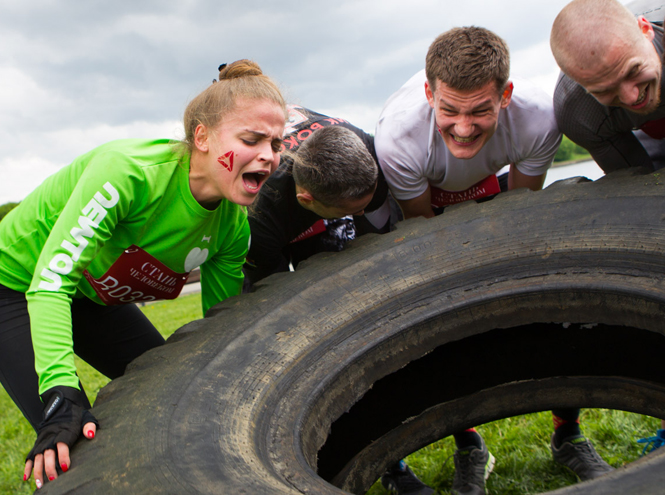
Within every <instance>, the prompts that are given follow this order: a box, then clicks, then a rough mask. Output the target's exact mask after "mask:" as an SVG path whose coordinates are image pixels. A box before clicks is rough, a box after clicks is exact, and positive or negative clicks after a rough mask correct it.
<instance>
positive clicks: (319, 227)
mask: <svg viewBox="0 0 665 495" xmlns="http://www.w3.org/2000/svg"><path fill="white" fill-rule="evenodd" d="M325 231H326V224H325V222H324V221H323V220H317V221H316V223H315V224H314V225H312V226H311V227H310V228H308V229H307V230H306V231H305V232H303V233H302V234H300V235H299V236H298V237H296V238H295V239H293V240H292V241H291V242H290V243H289V244H293V243H294V242H299V241H302V240H303V239H307V238H308V237H312V236H315V235H316V234H320V233H321V232H325Z"/></svg>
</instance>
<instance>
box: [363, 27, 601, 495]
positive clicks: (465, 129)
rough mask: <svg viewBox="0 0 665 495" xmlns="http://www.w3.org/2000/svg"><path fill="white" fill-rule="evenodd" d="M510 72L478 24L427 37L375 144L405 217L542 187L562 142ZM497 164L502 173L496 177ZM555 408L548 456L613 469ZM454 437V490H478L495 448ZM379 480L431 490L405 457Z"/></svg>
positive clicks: (585, 469)
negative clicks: (422, 62) (419, 62)
mask: <svg viewBox="0 0 665 495" xmlns="http://www.w3.org/2000/svg"><path fill="white" fill-rule="evenodd" d="M509 72H510V57H509V54H508V47H507V45H506V43H505V42H504V41H503V40H502V39H501V38H499V37H498V36H497V35H495V34H494V33H492V32H491V31H488V30H486V29H483V28H478V27H464V28H454V29H452V30H450V31H447V32H445V33H443V34H442V35H440V36H439V37H438V38H437V39H436V40H435V41H434V42H433V43H432V45H431V46H430V48H429V50H428V53H427V59H426V69H425V71H422V72H419V73H417V74H416V75H415V76H413V77H412V78H411V79H410V80H409V81H407V83H406V84H405V85H404V86H402V87H401V88H400V89H399V90H398V91H397V92H396V93H395V94H393V95H392V96H391V97H390V99H389V100H388V101H387V103H386V104H385V106H384V108H383V111H382V113H381V116H380V117H379V122H378V124H377V127H376V137H375V141H374V143H375V147H376V154H377V157H378V159H379V164H380V166H381V168H382V170H383V173H384V175H385V178H386V181H387V182H388V185H389V187H390V190H391V192H392V195H393V196H394V198H395V199H396V200H397V202H398V203H399V205H400V207H401V208H402V211H403V213H404V217H405V218H411V217H417V216H423V217H426V218H430V217H433V216H434V215H435V214H437V213H440V212H441V211H442V210H441V209H442V208H443V207H445V206H447V205H451V204H454V203H459V202H462V201H466V200H469V199H481V198H489V197H491V196H493V195H494V194H497V193H498V192H500V191H501V190H507V189H516V188H520V187H528V188H530V189H533V190H539V189H541V188H542V186H543V182H544V180H545V175H546V173H547V169H548V168H549V167H550V165H551V164H552V161H553V159H554V155H555V153H556V151H557V149H558V147H559V144H560V142H561V133H560V132H559V130H558V128H557V123H556V120H555V117H554V109H553V103H552V98H551V97H549V96H547V94H545V93H544V92H543V91H542V90H540V89H538V88H536V87H535V86H533V85H531V84H530V83H528V82H526V81H522V80H517V79H515V80H513V81H510V80H509ZM504 167H508V172H507V173H505V174H503V175H501V176H500V177H497V173H498V172H499V171H501V170H502V169H503V168H504ZM470 357H471V358H472V357H473V356H470ZM553 414H554V425H555V433H554V435H553V436H552V452H553V456H554V458H555V460H557V461H558V462H561V463H563V464H564V465H566V466H568V467H570V468H571V469H573V470H574V471H575V472H576V473H577V475H578V476H579V477H580V478H581V479H590V478H595V477H597V476H600V475H602V474H604V473H605V472H607V471H609V470H611V469H612V468H611V467H610V466H609V465H607V463H605V461H603V460H602V459H601V458H600V456H598V454H597V453H596V451H595V450H594V448H593V446H592V445H591V443H590V442H589V441H588V440H586V438H584V436H583V435H582V434H581V432H580V429H579V409H573V410H559V411H553ZM454 438H455V443H456V446H457V450H456V452H455V456H454V457H455V480H454V481H453V486H452V488H453V493H455V494H458V495H471V494H473V495H478V494H484V493H485V480H486V479H487V477H488V476H489V473H490V471H491V470H492V467H493V465H494V458H493V456H492V455H491V454H490V453H489V451H488V450H487V446H486V445H485V442H484V441H483V439H482V438H481V437H480V435H479V434H478V433H477V432H476V430H475V429H473V428H471V429H469V430H466V431H463V432H458V433H456V434H454ZM382 482H383V484H384V486H386V487H388V488H390V489H391V490H393V491H395V492H397V493H399V494H400V495H406V494H418V495H427V494H430V493H434V491H433V490H432V489H431V488H429V487H427V486H426V485H424V484H423V483H422V482H421V481H420V480H418V479H417V478H416V476H415V475H414V474H413V472H412V471H411V470H410V469H409V468H408V466H406V465H405V464H404V461H400V463H398V464H397V465H394V466H391V467H390V468H389V469H388V470H387V471H386V473H384V475H383V476H382Z"/></svg>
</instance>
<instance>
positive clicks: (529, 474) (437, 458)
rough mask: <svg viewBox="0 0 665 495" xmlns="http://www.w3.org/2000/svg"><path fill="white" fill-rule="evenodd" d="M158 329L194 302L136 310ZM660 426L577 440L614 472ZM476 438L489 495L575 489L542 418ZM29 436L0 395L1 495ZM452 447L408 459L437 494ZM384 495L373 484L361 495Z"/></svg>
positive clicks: (606, 415)
mask: <svg viewBox="0 0 665 495" xmlns="http://www.w3.org/2000/svg"><path fill="white" fill-rule="evenodd" d="M141 309H142V310H143V311H144V313H145V314H146V315H147V316H148V318H150V320H151V321H152V322H153V323H154V325H155V326H156V327H157V329H158V330H159V331H160V332H161V333H162V335H164V337H168V336H169V335H171V334H172V333H173V332H174V331H175V330H176V329H178V328H180V327H181V326H182V325H184V324H185V323H188V322H190V321H192V320H194V319H197V318H200V317H201V299H200V295H199V294H195V295H190V296H184V297H181V298H179V299H176V300H175V301H163V302H158V303H154V304H150V305H146V306H143V307H142V308H141ZM77 368H78V370H79V375H80V377H81V381H82V382H83V384H84V386H85V387H86V392H87V393H88V396H89V397H90V400H91V402H94V398H95V397H96V396H97V392H98V391H99V389H101V388H102V387H103V386H104V385H105V384H106V383H107V382H108V379H107V378H105V377H104V376H102V375H100V374H99V373H98V372H97V371H95V370H94V369H92V368H90V366H88V365H87V364H86V363H84V362H83V361H81V360H78V359H77ZM659 427H660V421H659V420H656V419H654V418H649V417H645V416H640V415H637V414H630V413H624V412H619V411H607V410H597V409H586V410H583V413H582V428H583V431H584V433H585V434H586V435H587V436H588V437H589V438H590V439H591V440H592V441H593V442H594V445H595V446H596V448H597V450H598V452H599V453H600V454H601V455H602V456H603V457H604V458H605V460H606V461H607V462H609V463H610V464H611V465H613V466H615V467H618V466H621V465H623V464H625V463H628V462H631V461H633V460H635V459H637V458H638V457H639V453H640V451H641V445H640V444H637V443H636V441H635V440H636V439H637V438H643V437H646V436H651V435H653V434H654V432H655V431H656V429H657V428H659ZM478 431H479V432H480V434H481V435H482V436H483V438H484V439H485V441H486V442H487V444H488V446H489V448H490V451H491V452H492V454H493V455H494V456H495V457H496V459H497V463H496V466H495V468H494V472H493V473H492V475H491V476H490V478H489V480H488V481H487V487H488V490H489V491H490V493H492V494H494V495H499V494H527V493H540V492H542V491H548V490H554V489H556V488H560V487H563V486H567V485H570V484H572V483H575V481H576V480H575V476H574V475H573V474H571V473H570V472H569V471H567V470H566V469H565V468H563V467H561V466H559V465H557V464H555V463H554V461H552V459H551V456H550V453H549V438H550V434H551V432H552V418H551V414H550V413H549V412H543V413H537V414H529V415H525V416H519V417H515V418H508V419H504V420H501V421H496V422H494V423H490V424H487V425H483V426H480V427H479V428H478ZM34 438H35V434H34V432H33V431H32V428H31V427H30V425H29V424H28V422H27V421H26V420H25V418H23V416H22V415H21V413H20V412H19V410H18V409H17V408H16V406H15V405H14V403H13V402H12V401H11V399H10V398H9V396H8V395H7V393H6V392H5V391H4V389H2V388H0V452H2V453H3V462H2V463H0V493H3V494H4V493H18V494H29V493H32V492H33V491H34V490H35V486H34V483H33V482H32V481H30V482H23V464H24V457H25V454H26V453H27V452H28V451H29V450H30V448H31V446H32V443H33V442H34ZM453 449H454V442H453V440H452V438H446V439H443V440H440V441H439V442H436V443H434V444H432V445H429V446H427V447H425V448H423V449H421V450H419V451H418V452H415V453H413V454H411V455H410V456H409V457H407V462H408V463H409V465H410V466H411V468H412V469H413V470H414V471H415V472H416V474H418V476H419V477H420V478H421V479H422V480H423V481H425V482H426V483H427V484H429V485H430V486H432V487H434V488H436V489H437V490H438V491H439V492H440V493H441V494H445V493H449V490H450V487H451V484H452V479H453V475H454V465H453V460H452V454H453ZM368 493H369V494H370V495H381V494H387V493H388V492H386V491H385V490H384V489H383V487H381V486H380V483H377V484H375V485H374V486H373V487H372V489H371V490H370V491H369V492H368Z"/></svg>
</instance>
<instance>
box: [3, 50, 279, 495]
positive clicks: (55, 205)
mask: <svg viewBox="0 0 665 495" xmlns="http://www.w3.org/2000/svg"><path fill="white" fill-rule="evenodd" d="M285 116H286V107H285V103H284V100H283V98H282V95H281V94H280V91H279V89H278V88H277V86H276V85H275V83H274V82H273V81H272V80H270V79H269V78H268V77H266V76H265V75H263V73H262V71H261V69H260V68H259V66H258V65H256V64H255V63H254V62H251V61H248V60H240V61H237V62H234V63H232V64H229V65H228V66H221V67H220V73H219V81H218V82H215V83H214V84H212V85H211V86H210V87H208V88H207V89H206V90H204V91H203V92H202V93H201V94H199V95H198V96H197V97H196V98H194V99H193V100H192V101H191V102H190V104H189V105H188V107H187V109H186V111H185V117H184V124H185V139H184V141H182V142H174V141H169V140H138V139H131V140H120V141H114V142H111V143H108V144H105V145H103V146H100V147H98V148H96V149H94V150H92V151H90V152H88V153H86V154H84V155H82V156H80V157H78V158H76V159H75V160H74V161H73V162H72V163H71V164H70V165H69V166H67V167H64V168H62V169H61V170H60V171H59V172H57V173H56V174H54V175H53V176H51V177H49V178H48V179H46V180H45V181H44V183H42V184H41V185H40V186H39V187H38V188H37V189H36V190H35V191H34V192H32V193H31V194H30V195H29V196H28V197H27V198H26V199H25V200H24V201H22V202H21V204H20V205H19V206H18V207H17V208H16V209H14V210H13V211H12V212H11V213H9V214H8V215H7V216H6V217H5V218H4V219H3V221H2V222H1V223H0V381H1V382H2V384H3V386H4V387H5V389H6V390H7V392H8V393H9V395H10V396H11V398H12V399H13V400H14V402H15V403H16V405H17V406H18V407H19V409H21V411H22V412H23V414H24V415H25V417H26V418H27V419H28V421H30V423H31V425H32V426H33V428H35V430H36V431H37V440H36V442H35V445H34V447H33V449H32V450H31V452H30V453H29V454H28V458H27V460H26V464H25V471H24V480H27V479H28V478H29V477H30V475H31V474H33V475H34V478H35V483H36V485H37V488H41V487H42V486H43V483H44V482H45V478H48V479H49V480H53V479H55V478H56V477H57V476H58V470H60V471H61V472H65V471H67V470H68V469H69V468H70V457H69V449H70V448H71V447H72V445H73V444H74V443H75V442H76V440H77V439H78V437H79V436H80V435H81V433H83V435H84V436H85V437H86V438H88V439H92V438H94V436H95V432H96V427H97V426H98V422H97V420H96V419H95V418H94V417H93V416H92V414H91V413H90V412H89V411H88V409H90V407H91V406H90V403H89V402H88V399H87V398H86V395H85V393H84V392H83V389H82V386H81V384H80V382H79V379H78V376H77V374H76V367H75V365H74V353H76V354H77V355H78V356H80V357H81V358H82V359H83V360H85V361H87V362H88V363H89V364H90V365H91V366H93V367H94V368H96V369H97V370H99V371H100V372H101V373H103V374H104V375H106V376H107V377H109V378H115V377H118V376H120V375H122V374H123V373H124V370H125V367H126V366H127V364H128V363H129V362H130V361H132V360H133V359H135V358H136V357H138V356H139V355H141V354H142V353H144V352H145V351H147V350H148V349H151V348H153V347H155V346H159V345H161V344H163V343H164V339H163V338H162V337H161V335H160V334H159V333H158V332H157V330H156V329H155V328H154V326H153V325H152V324H151V323H150V322H149V321H148V320H147V319H146V318H145V316H143V314H142V313H141V311H140V310H139V309H138V308H137V307H136V305H134V304H132V303H136V302H142V301H152V300H156V299H173V298H175V297H177V295H178V294H179V293H180V290H181V289H182V286H183V284H184V282H185V280H186V279H187V275H188V273H189V272H190V271H191V270H192V269H194V268H197V267H199V266H200V269H201V288H202V289H201V291H202V302H203V310H204V312H205V311H207V309H208V308H209V307H210V306H212V305H214V304H216V303H217V302H219V301H221V300H223V299H225V298H227V297H230V296H233V295H236V294H239V293H240V289H241V286H242V282H243V276H242V270H241V269H242V264H243V261H244V259H245V255H246V253H247V249H248V244H249V226H248V223H247V214H246V209H245V208H244V207H245V206H248V205H250V204H251V203H252V201H253V200H254V198H255V197H256V195H257V193H258V192H259V190H260V188H261V185H262V184H263V183H264V181H265V180H266V179H267V178H268V176H269V175H270V174H271V173H272V172H273V171H274V170H275V168H276V167H277V165H278V164H279V158H280V154H279V153H280V149H281V146H282V135H283V132H284V123H285ZM40 397H41V400H40Z"/></svg>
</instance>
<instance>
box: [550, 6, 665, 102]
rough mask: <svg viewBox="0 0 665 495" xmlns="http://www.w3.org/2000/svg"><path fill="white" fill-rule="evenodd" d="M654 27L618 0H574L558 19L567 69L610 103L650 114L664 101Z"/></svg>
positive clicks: (555, 48) (556, 33) (555, 29)
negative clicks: (661, 94) (654, 42)
mask: <svg viewBox="0 0 665 495" xmlns="http://www.w3.org/2000/svg"><path fill="white" fill-rule="evenodd" d="M653 38H654V30H653V26H652V25H651V23H649V21H647V20H646V19H645V18H644V17H638V18H635V16H634V15H633V14H632V13H631V12H630V11H629V10H628V9H627V8H626V7H625V6H623V5H622V4H621V3H619V2H618V1H617V0H573V1H572V2H570V3H569V4H568V5H566V7H564V8H563V10H562V11H561V12H560V13H559V15H558V16H557V18H556V19H555V20H554V24H553V26H552V33H551V35H550V46H551V48H552V53H553V55H554V58H555V60H556V62H557V64H558V65H559V67H560V68H561V70H562V71H563V72H564V74H566V75H567V76H568V77H570V78H571V79H572V80H574V81H575V82H577V83H578V84H580V85H581V86H582V87H583V88H584V89H586V90H587V92H589V94H591V95H592V96H593V97H594V98H596V100H598V101H599V102H600V103H601V104H603V105H605V106H613V107H622V108H625V109H626V110H629V111H631V112H635V113H640V114H648V113H651V112H652V111H654V110H655V109H656V108H657V107H658V105H659V103H660V80H661V71H662V64H661V60H660V57H659V56H658V52H657V51H656V49H655V47H654V46H653V43H652V40H653Z"/></svg>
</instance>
